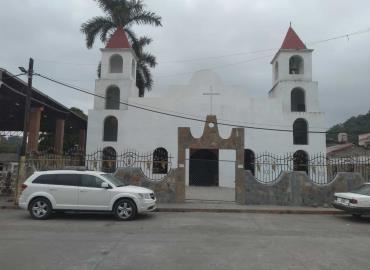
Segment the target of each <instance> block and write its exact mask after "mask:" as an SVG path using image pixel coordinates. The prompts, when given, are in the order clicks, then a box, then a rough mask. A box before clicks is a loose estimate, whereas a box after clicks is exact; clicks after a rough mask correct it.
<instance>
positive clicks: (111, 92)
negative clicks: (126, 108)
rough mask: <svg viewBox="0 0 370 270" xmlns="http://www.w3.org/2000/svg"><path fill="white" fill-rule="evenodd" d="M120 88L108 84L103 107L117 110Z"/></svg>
mask: <svg viewBox="0 0 370 270" xmlns="http://www.w3.org/2000/svg"><path fill="white" fill-rule="evenodd" d="M119 105H120V90H119V88H118V87H117V86H109V87H108V89H107V92H106V95H105V109H106V110H119Z"/></svg>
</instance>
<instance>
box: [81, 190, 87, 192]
mask: <svg viewBox="0 0 370 270" xmlns="http://www.w3.org/2000/svg"><path fill="white" fill-rule="evenodd" d="M80 192H88V190H80Z"/></svg>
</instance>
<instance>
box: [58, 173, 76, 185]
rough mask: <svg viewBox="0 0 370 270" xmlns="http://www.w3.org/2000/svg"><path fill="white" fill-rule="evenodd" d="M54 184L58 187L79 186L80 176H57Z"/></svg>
mask: <svg viewBox="0 0 370 270" xmlns="http://www.w3.org/2000/svg"><path fill="white" fill-rule="evenodd" d="M55 176H56V179H55V180H56V181H55V182H56V183H55V184H54V185H60V186H79V184H80V175H79V174H57V175H55Z"/></svg>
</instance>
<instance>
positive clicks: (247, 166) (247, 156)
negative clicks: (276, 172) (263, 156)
mask: <svg viewBox="0 0 370 270" xmlns="http://www.w3.org/2000/svg"><path fill="white" fill-rule="evenodd" d="M255 161H256V157H255V155H254V152H253V151H252V150H250V149H245V150H244V170H248V171H251V173H252V174H253V175H255Z"/></svg>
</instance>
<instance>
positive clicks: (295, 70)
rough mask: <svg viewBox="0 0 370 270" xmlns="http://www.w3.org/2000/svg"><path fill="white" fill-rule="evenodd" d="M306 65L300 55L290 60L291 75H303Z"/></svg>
mask: <svg viewBox="0 0 370 270" xmlns="http://www.w3.org/2000/svg"><path fill="white" fill-rule="evenodd" d="M303 72H304V65H303V58H302V57H301V56H299V55H294V56H292V57H290V59H289V74H303Z"/></svg>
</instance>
